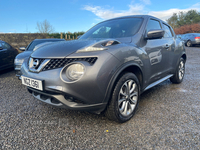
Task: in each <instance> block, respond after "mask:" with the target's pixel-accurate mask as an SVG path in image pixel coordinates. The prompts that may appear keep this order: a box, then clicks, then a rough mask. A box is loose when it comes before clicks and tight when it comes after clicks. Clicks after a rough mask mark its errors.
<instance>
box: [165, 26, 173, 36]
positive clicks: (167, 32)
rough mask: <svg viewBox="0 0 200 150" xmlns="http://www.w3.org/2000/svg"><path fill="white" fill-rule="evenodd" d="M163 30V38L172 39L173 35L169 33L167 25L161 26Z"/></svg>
mask: <svg viewBox="0 0 200 150" xmlns="http://www.w3.org/2000/svg"><path fill="white" fill-rule="evenodd" d="M163 26H164V30H165V35H164V37H173V34H172V32H171V29H170V27H169V26H168V25H165V24H163Z"/></svg>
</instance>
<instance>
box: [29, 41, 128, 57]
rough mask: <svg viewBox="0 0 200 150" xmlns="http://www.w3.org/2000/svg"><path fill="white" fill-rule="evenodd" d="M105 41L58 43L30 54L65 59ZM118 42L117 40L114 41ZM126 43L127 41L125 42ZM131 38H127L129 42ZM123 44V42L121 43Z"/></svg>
mask: <svg viewBox="0 0 200 150" xmlns="http://www.w3.org/2000/svg"><path fill="white" fill-rule="evenodd" d="M105 40H107V39H92V40H82V39H79V40H72V41H64V42H58V43H52V44H49V45H45V46H43V47H41V48H38V49H37V50H36V51H34V52H33V53H32V54H31V57H33V58H65V57H67V56H69V55H70V54H72V53H75V52H76V51H77V50H80V49H83V48H85V47H88V46H91V45H93V44H95V43H97V42H99V41H105ZM116 40H118V39H116ZM126 41H127V40H126ZM130 41H131V38H129V42H130ZM121 42H123V41H121Z"/></svg>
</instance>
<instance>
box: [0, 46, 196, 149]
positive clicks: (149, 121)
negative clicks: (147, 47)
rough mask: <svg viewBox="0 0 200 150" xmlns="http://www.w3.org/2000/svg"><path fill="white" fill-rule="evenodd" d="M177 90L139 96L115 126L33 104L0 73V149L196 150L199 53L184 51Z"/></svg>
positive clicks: (9, 75) (8, 73) (168, 86)
mask: <svg viewBox="0 0 200 150" xmlns="http://www.w3.org/2000/svg"><path fill="white" fill-rule="evenodd" d="M186 51H187V55H188V59H187V63H186V74H185V78H184V81H183V82H182V83H181V84H172V83H171V82H170V81H169V80H167V81H165V82H163V83H161V84H159V85H157V86H156V87H153V88H152V89H150V90H148V91H146V92H145V93H143V94H142V95H141V101H140V103H139V107H138V110H137V112H136V114H135V116H134V117H133V118H132V119H131V120H130V121H128V122H126V123H123V124H119V123H115V122H112V121H110V120H108V119H107V118H106V117H105V116H104V115H96V114H91V113H87V112H79V111H72V110H66V109H59V108H55V107H52V106H49V105H47V104H44V103H42V102H40V101H38V100H37V99H35V98H33V97H32V96H31V95H30V94H29V93H28V92H27V89H26V87H25V86H23V85H22V84H21V81H20V80H18V79H17V78H16V77H15V72H14V71H13V70H4V71H1V72H0V149H48V150H49V149H181V150H182V149H186V150H188V149H192V150H199V149H200V47H196V48H187V49H186Z"/></svg>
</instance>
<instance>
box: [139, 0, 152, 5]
mask: <svg viewBox="0 0 200 150" xmlns="http://www.w3.org/2000/svg"><path fill="white" fill-rule="evenodd" d="M140 1H141V2H143V3H144V4H146V5H150V4H151V1H150V0H140Z"/></svg>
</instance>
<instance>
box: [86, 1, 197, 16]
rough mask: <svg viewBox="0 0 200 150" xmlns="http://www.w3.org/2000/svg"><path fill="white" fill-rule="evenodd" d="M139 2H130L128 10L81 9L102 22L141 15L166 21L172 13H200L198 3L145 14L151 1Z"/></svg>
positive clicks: (91, 7)
mask: <svg viewBox="0 0 200 150" xmlns="http://www.w3.org/2000/svg"><path fill="white" fill-rule="evenodd" d="M140 1H141V2H142V3H136V4H133V2H132V3H131V4H130V5H128V7H129V9H128V10H113V9H105V8H103V7H101V6H90V5H86V6H84V8H83V9H84V10H87V11H90V12H92V13H93V14H95V15H96V16H98V17H99V18H101V19H103V20H105V19H110V18H115V17H121V16H128V15H143V14H148V15H152V16H155V17H158V18H160V19H163V20H166V19H168V18H170V17H171V16H172V15H173V13H179V12H180V11H183V12H186V11H188V10H191V9H194V10H197V11H200V2H199V3H196V4H194V5H192V6H191V7H189V8H186V9H178V8H172V9H168V10H163V11H149V12H147V11H146V7H147V6H146V5H150V4H151V1H150V0H140Z"/></svg>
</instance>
